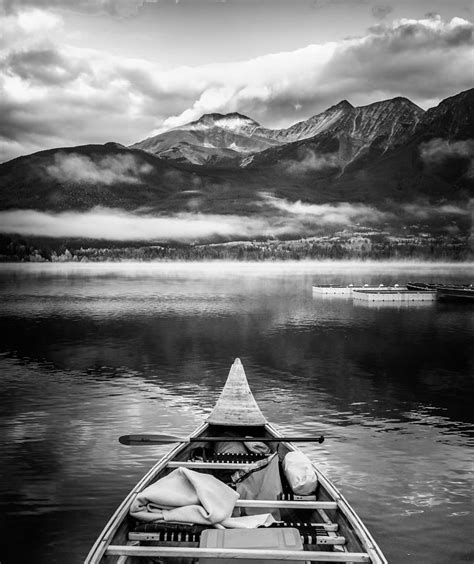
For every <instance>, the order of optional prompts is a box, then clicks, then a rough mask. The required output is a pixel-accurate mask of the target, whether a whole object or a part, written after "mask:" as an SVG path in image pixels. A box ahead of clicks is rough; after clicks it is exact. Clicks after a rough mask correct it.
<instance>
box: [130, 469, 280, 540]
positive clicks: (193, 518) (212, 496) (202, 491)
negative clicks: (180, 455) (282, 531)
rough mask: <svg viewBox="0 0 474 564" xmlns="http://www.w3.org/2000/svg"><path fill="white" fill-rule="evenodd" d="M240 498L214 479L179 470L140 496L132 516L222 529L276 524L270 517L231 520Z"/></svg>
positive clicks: (131, 511) (138, 495) (133, 502)
mask: <svg viewBox="0 0 474 564" xmlns="http://www.w3.org/2000/svg"><path fill="white" fill-rule="evenodd" d="M238 498H239V494H238V493H237V492H235V491H234V490H233V489H232V488H229V486H227V485H226V484H224V483H223V482H221V481H220V480H218V479H217V478H215V477H214V476H211V475H210V474H202V473H200V472H194V471H193V470H189V469H188V468H177V469H176V470H174V471H173V472H171V473H170V474H168V475H167V476H165V477H164V478H161V480H158V481H157V482H155V483H154V484H151V485H150V486H148V487H147V488H145V489H144V490H143V491H142V492H139V493H138V494H137V495H136V497H135V499H134V500H133V501H132V504H131V506H130V515H131V516H132V517H134V518H135V519H138V520H140V521H147V522H153V521H161V522H173V523H194V524H198V525H211V526H214V527H218V528H230V529H254V528H256V527H268V526H269V525H271V524H272V523H273V522H274V521H275V520H274V519H273V517H272V516H271V515H270V514H269V513H264V514H262V515H252V516H249V517H235V518H234V517H231V515H232V510H233V509H234V505H235V502H236V501H237V499H238Z"/></svg>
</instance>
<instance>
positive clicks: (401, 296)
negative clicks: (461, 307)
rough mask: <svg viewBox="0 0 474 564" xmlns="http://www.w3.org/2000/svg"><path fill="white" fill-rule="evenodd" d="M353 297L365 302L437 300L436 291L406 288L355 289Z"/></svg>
mask: <svg viewBox="0 0 474 564" xmlns="http://www.w3.org/2000/svg"><path fill="white" fill-rule="evenodd" d="M352 298H353V299H354V301H355V300H357V301H363V302H398V303H410V302H434V301H436V291H434V292H430V291H427V290H423V291H420V292H417V291H414V290H404V289H399V290H395V289H383V290H381V289H380V288H379V289H377V290H369V289H363V290H355V291H354V292H353V294H352Z"/></svg>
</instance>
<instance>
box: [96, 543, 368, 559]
mask: <svg viewBox="0 0 474 564" xmlns="http://www.w3.org/2000/svg"><path fill="white" fill-rule="evenodd" d="M106 554H107V555H109V556H112V555H122V554H123V555H127V556H144V557H147V558H151V557H153V556H168V557H181V558H233V559H236V560H245V559H249V558H254V559H259V560H269V561H271V562H278V561H285V560H299V561H302V562H307V561H308V560H310V561H312V562H369V563H370V557H369V555H368V554H367V552H326V551H322V550H321V551H319V550H318V551H309V550H304V551H303V550H301V551H300V550H268V549H264V550H258V549H248V548H239V549H231V548H193V547H174V546H125V545H110V546H109V547H108V548H107V551H106Z"/></svg>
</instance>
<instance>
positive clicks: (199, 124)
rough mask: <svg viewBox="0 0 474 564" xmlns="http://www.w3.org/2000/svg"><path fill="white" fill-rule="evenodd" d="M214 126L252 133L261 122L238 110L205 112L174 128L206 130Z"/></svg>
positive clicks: (236, 131) (235, 131)
mask: <svg viewBox="0 0 474 564" xmlns="http://www.w3.org/2000/svg"><path fill="white" fill-rule="evenodd" d="M212 127H221V128H222V129H226V130H229V131H233V132H234V133H242V132H245V133H247V134H249V133H251V132H252V131H253V130H254V129H255V128H257V127H259V124H258V123H257V122H256V121H255V120H253V119H251V118H249V117H247V116H244V115H243V114H239V113H238V112H233V113H230V114H218V113H212V114H204V115H202V116H201V117H200V118H199V119H198V120H196V121H192V122H191V123H187V124H186V125H181V126H179V127H176V128H174V129H180V130H190V131H196V130H204V129H210V128H212Z"/></svg>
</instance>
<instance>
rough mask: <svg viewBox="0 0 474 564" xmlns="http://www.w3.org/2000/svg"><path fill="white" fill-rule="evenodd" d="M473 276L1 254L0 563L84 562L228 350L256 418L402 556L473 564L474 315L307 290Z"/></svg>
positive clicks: (190, 421) (214, 379) (199, 399)
mask: <svg viewBox="0 0 474 564" xmlns="http://www.w3.org/2000/svg"><path fill="white" fill-rule="evenodd" d="M410 279H418V280H425V281H451V282H471V281H472V280H473V279H474V266H473V265H470V266H469V265H464V266H459V265H458V266H454V267H453V266H449V267H448V266H442V265H438V266H433V265H405V266H403V265H381V264H376V265H374V264H360V265H358V264H354V263H352V264H351V263H345V264H342V263H341V264H337V263H336V264H334V263H332V264H303V265H301V264H292V265H289V264H287V265H283V266H281V265H277V264H271V265H250V264H234V265H219V264H218V265H213V266H209V267H208V268H206V267H205V266H204V265H199V266H196V265H189V264H188V265H186V264H184V265H170V264H168V265H166V264H165V265H144V264H136V265H114V264H113V265H99V264H93V265H74V264H65V265H51V264H48V265H34V264H30V265H2V266H1V268H0V329H1V331H2V335H3V337H2V340H1V345H0V394H1V405H2V409H1V411H0V438H1V439H2V444H3V446H2V456H1V458H0V504H1V507H0V526H1V531H0V543H1V545H0V560H1V562H2V564H16V563H29V564H36V563H39V564H43V563H48V564H51V563H58V564H73V563H74V564H75V563H80V562H82V561H83V559H84V557H85V555H86V554H87V552H88V550H89V548H90V546H91V544H92V543H93V541H94V539H95V537H96V536H97V534H98V533H99V531H100V530H101V529H102V527H103V526H104V524H105V522H106V520H107V519H108V518H109V517H110V515H111V513H112V512H113V510H114V509H115V507H116V506H117V504H118V503H119V502H120V501H121V500H122V499H123V497H124V496H125V495H126V494H127V493H128V491H129V490H130V489H131V487H132V486H133V485H134V483H135V482H136V481H137V480H138V479H139V478H140V477H141V476H142V475H143V474H144V472H145V471H146V470H147V469H148V468H149V467H150V466H151V465H152V464H153V463H154V462H155V460H156V458H157V457H159V456H160V455H162V454H164V453H165V452H166V450H167V447H161V446H160V447H157V446H153V447H125V446H122V445H120V444H119V443H118V441H117V438H118V436H120V435H122V434H126V433H130V432H133V431H145V432H153V431H155V432H174V433H177V434H187V433H189V432H191V431H192V430H193V429H194V427H195V426H197V424H199V423H200V422H201V421H202V420H203V418H204V417H205V416H206V415H207V414H208V413H209V410H210V407H211V406H212V405H213V404H214V402H215V400H216V398H217V396H218V394H219V391H220V389H221V387H222V385H223V384H224V382H225V379H226V376H227V373H228V370H229V368H230V365H231V363H232V361H233V360H234V358H235V357H237V356H238V357H240V358H241V359H242V361H243V363H244V366H245V369H246V372H247V376H248V379H249V381H250V385H251V387H252V389H253V391H254V395H255V397H256V399H257V401H258V403H259V404H260V406H261V408H262V411H263V412H264V413H265V414H266V415H267V417H268V418H269V420H270V421H272V422H274V423H275V424H276V425H277V426H279V427H280V428H281V429H282V430H284V431H285V432H287V433H288V434H291V433H295V434H303V433H307V434H308V435H315V434H320V433H324V434H325V435H326V442H325V443H324V444H323V445H321V446H320V445H318V446H314V445H308V446H304V448H305V450H306V452H309V453H310V454H311V455H312V457H313V459H314V460H315V462H316V463H317V464H318V465H319V467H320V468H321V470H323V471H324V472H325V473H327V475H328V476H329V478H331V479H332V480H333V481H334V482H335V484H336V485H337V486H338V487H339V488H340V490H341V491H342V493H343V494H344V495H345V496H346V498H347V499H348V500H349V502H350V503H351V504H352V505H353V507H354V508H355V510H356V511H357V512H358V513H359V515H360V516H361V518H362V520H363V521H364V522H365V523H366V524H367V526H368V527H369V529H370V530H371V532H372V533H373V535H374V537H375V539H376V540H377V541H378V543H379V544H380V546H381V548H382V549H383V550H384V551H385V553H386V555H387V557H388V559H389V561H390V562H391V563H393V564H401V563H413V564H414V563H436V564H437V563H439V564H446V563H457V562H471V561H472V545H471V544H470V539H471V538H472V530H473V521H472V515H471V509H472V474H470V470H472V463H471V461H472V446H473V444H474V440H473V436H474V432H473V431H474V425H473V418H474V411H473V407H472V406H473V397H474V394H473V392H474V384H473V347H472V345H473V342H474V339H473V337H474V308H473V307H472V306H471V307H463V306H459V305H454V304H452V305H451V304H433V303H428V304H426V303H424V304H419V305H406V306H398V307H397V306H395V307H394V306H393V305H379V306H377V307H368V306H364V305H354V304H353V303H352V300H351V299H347V298H330V299H324V298H323V297H316V296H315V297H313V295H312V291H311V285H312V283H316V284H317V283H321V284H323V283H329V282H333V283H349V282H353V283H358V282H360V283H366V282H376V283H390V282H399V283H403V282H406V281H407V280H410Z"/></svg>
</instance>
